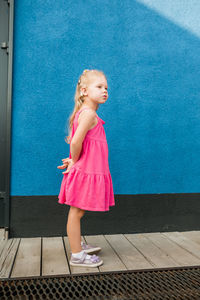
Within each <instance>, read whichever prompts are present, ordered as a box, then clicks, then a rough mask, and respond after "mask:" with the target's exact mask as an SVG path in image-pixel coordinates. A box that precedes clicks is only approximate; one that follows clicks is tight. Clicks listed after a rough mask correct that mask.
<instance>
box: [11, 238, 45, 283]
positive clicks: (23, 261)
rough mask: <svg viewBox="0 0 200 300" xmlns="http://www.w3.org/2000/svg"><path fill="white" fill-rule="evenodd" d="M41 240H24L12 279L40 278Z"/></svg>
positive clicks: (21, 242)
mask: <svg viewBox="0 0 200 300" xmlns="http://www.w3.org/2000/svg"><path fill="white" fill-rule="evenodd" d="M40 259H41V238H22V239H21V241H20V244H19V249H18V252H17V256H16V259H15V263H14V267H13V270H12V274H11V277H29V276H40Z"/></svg>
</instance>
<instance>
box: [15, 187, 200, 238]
mask: <svg viewBox="0 0 200 300" xmlns="http://www.w3.org/2000/svg"><path fill="white" fill-rule="evenodd" d="M57 201H58V198H57V196H13V197H11V216H10V217H11V218H10V231H9V237H10V238H13V237H48V236H51V237H53V236H66V224H67V215H68V210H69V206H68V205H65V204H59V203H58V202H57ZM115 204H116V205H115V206H113V207H110V211H108V212H92V211H86V213H85V215H84V216H83V218H82V219H81V228H82V232H81V234H82V235H98V234H120V233H142V232H143V233H145V232H164V231H165V232H166V231H189V230H200V193H188V194H145V195H115Z"/></svg>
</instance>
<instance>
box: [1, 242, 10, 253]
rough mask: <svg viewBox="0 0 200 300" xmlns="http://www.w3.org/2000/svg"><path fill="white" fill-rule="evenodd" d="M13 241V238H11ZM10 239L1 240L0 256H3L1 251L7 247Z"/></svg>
mask: <svg viewBox="0 0 200 300" xmlns="http://www.w3.org/2000/svg"><path fill="white" fill-rule="evenodd" d="M10 241H11V239H10ZM7 242H8V240H3V239H2V240H0V256H1V253H2V252H3V248H4V247H5V245H6V244H7Z"/></svg>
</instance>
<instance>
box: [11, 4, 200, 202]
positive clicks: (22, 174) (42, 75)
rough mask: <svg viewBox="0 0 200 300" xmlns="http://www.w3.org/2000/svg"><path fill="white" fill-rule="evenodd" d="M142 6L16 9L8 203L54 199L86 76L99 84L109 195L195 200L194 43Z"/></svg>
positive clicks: (198, 176)
mask: <svg viewBox="0 0 200 300" xmlns="http://www.w3.org/2000/svg"><path fill="white" fill-rule="evenodd" d="M141 2H142V1H140V2H139V1H133V0H129V1H106V0H97V1H92V0H88V1H74V0H73V1H72V0H71V1H64V0H60V1H56V0H47V1H42V0H35V1H30V0H20V1H15V24H14V26H15V29H14V83H13V114H12V160H11V195H26V196H27V195H57V194H58V193H59V189H60V183H61V180H62V176H63V175H62V171H60V170H58V169H57V166H58V165H60V163H61V159H62V158H64V157H67V156H68V155H69V145H68V144H66V143H65V142H64V136H65V135H66V133H67V131H66V122H67V118H68V117H69V114H71V112H72V110H73V105H74V102H73V101H74V100H73V97H74V92H75V86H76V82H77V80H78V77H79V75H80V74H81V73H82V71H83V70H84V69H85V68H97V69H101V70H103V71H104V72H105V74H106V75H107V79H108V85H109V99H108V101H107V103H106V104H104V105H102V106H101V107H100V108H99V110H98V111H97V113H98V115H99V116H100V117H101V118H102V119H103V120H104V121H105V122H106V123H105V125H104V128H105V131H106V136H107V140H108V146H109V165H110V171H111V175H112V179H113V187H114V193H115V194H151V193H193V192H200V171H199V170H200V155H199V153H200V138H199V136H200V105H199V96H200V84H199V78H200V68H199V66H200V56H199V53H200V40H199V38H198V36H197V35H195V34H194V33H193V32H192V31H190V30H186V29H185V28H184V27H182V26H181V25H180V24H176V23H175V22H173V21H172V20H170V19H168V18H167V17H166V16H164V15H162V14H160V13H159V11H156V10H154V9H152V8H151V7H149V6H145V4H144V3H141ZM143 2H145V0H143ZM149 2H153V1H148V4H149ZM168 9H169V7H168Z"/></svg>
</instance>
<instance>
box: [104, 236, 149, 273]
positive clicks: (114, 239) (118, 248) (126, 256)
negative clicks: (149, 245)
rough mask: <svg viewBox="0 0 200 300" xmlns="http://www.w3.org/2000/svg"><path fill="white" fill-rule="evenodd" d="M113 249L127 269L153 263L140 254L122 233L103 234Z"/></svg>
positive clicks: (144, 267) (144, 266) (141, 267)
mask: <svg viewBox="0 0 200 300" xmlns="http://www.w3.org/2000/svg"><path fill="white" fill-rule="evenodd" d="M105 238H106V240H107V241H108V242H109V243H110V245H111V247H112V248H113V250H114V251H115V252H116V253H117V255H118V256H119V258H120V259H121V261H122V263H123V264H124V265H125V266H126V268H127V269H128V270H133V269H134V270H137V269H146V268H152V267H153V265H152V264H151V263H150V262H149V261H148V260H147V259H146V258H145V257H144V255H142V254H141V253H140V252H139V251H138V250H137V249H136V248H135V247H134V246H133V245H132V244H131V243H130V242H129V241H128V240H127V239H126V238H125V236H124V235H123V234H116V235H115V234H114V235H105Z"/></svg>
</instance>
